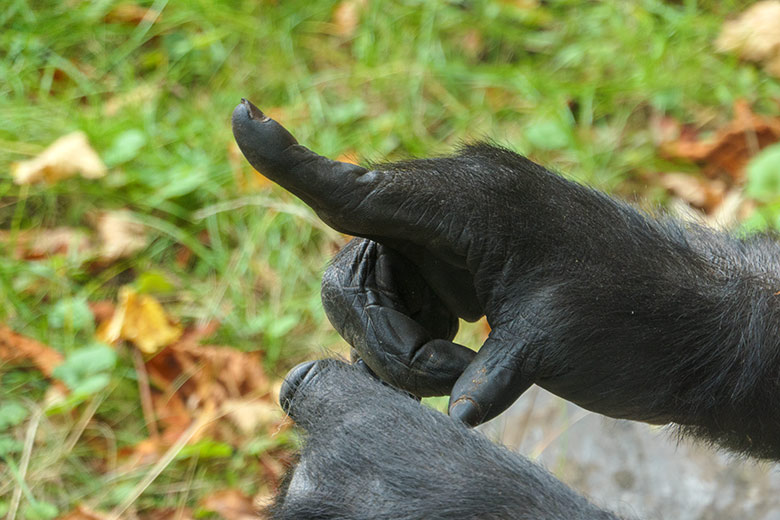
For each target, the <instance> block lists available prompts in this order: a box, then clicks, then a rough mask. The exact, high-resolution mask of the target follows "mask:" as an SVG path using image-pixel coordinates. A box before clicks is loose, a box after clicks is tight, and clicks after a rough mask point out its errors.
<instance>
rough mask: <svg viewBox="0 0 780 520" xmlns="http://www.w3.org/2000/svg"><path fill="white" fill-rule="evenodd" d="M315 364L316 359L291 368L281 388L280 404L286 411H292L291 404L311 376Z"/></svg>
mask: <svg viewBox="0 0 780 520" xmlns="http://www.w3.org/2000/svg"><path fill="white" fill-rule="evenodd" d="M315 365H316V362H315V361H308V362H306V363H301V364H299V365H297V366H295V367H294V368H293V369H292V370H290V371H289V372H288V373H287V375H286V376H285V378H284V382H283V383H282V387H281V388H280V389H279V404H280V405H281V406H282V409H283V410H284V411H285V412H286V413H288V414H289V413H290V405H291V404H292V401H293V397H294V396H295V393H296V392H297V391H298V389H299V388H300V387H301V385H302V384H303V382H304V381H305V380H306V379H307V377H311V372H312V369H313V368H314V367H315Z"/></svg>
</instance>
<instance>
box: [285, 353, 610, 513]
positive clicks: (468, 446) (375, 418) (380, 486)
mask: <svg viewBox="0 0 780 520" xmlns="http://www.w3.org/2000/svg"><path fill="white" fill-rule="evenodd" d="M280 399H281V400H282V402H283V405H284V406H285V408H286V409H287V410H289V413H290V414H291V416H292V417H293V419H294V420H295V421H296V423H297V425H298V427H299V428H300V429H301V430H302V431H303V432H304V435H303V440H304V445H303V449H302V452H301V455H300V460H299V462H298V464H297V465H296V466H295V467H294V468H293V469H292V470H291V472H290V474H289V476H288V479H287V481H286V483H285V485H284V486H283V489H282V490H281V492H280V494H279V496H278V499H277V503H276V505H275V506H273V508H272V514H273V516H272V517H273V518H275V519H279V520H287V519H304V518H305V519H336V518H338V519H345V520H352V519H354V520H374V519H376V520H379V519H396V520H411V519H426V520H437V519H441V520H444V519H448V520H449V519H453V518H459V519H483V520H490V519H507V520H508V519H514V520H524V519H527V520H532V519H533V520H585V519H588V520H594V519H595V520H599V519H603V520H608V519H611V520H615V519H617V517H616V516H614V515H612V514H610V513H607V512H605V511H602V510H600V509H598V508H596V507H595V506H593V505H592V504H590V503H589V502H588V501H587V500H586V499H585V498H583V497H582V496H580V495H578V494H576V493H575V492H574V491H572V490H571V489H570V488H568V487H567V486H566V485H565V484H563V483H562V482H560V481H559V480H557V479H556V478H555V477H553V476H552V475H550V474H549V473H548V472H547V471H545V470H544V469H542V468H541V467H539V466H538V465H536V464H534V463H532V462H531V461H529V460H528V459H526V458H524V457H522V456H519V455H517V454H514V453H512V452H510V451H508V450H507V449H505V448H503V447H500V446H497V445H495V444H493V443H491V442H490V441H489V440H488V439H487V438H485V437H484V436H483V435H482V434H480V433H479V432H476V431H474V430H470V429H468V428H467V427H466V426H464V425H463V424H461V423H458V422H457V421H455V420H453V419H451V418H449V417H447V416H445V415H443V414H441V413H439V412H436V411H433V410H431V409H429V408H426V407H425V406H423V405H421V404H420V403H418V402H417V401H416V400H414V399H413V398H411V397H409V396H407V395H406V394H403V393H401V392H399V391H398V390H395V389H393V388H390V387H388V386H387V385H384V384H382V383H380V382H379V381H377V380H376V379H375V378H373V377H372V376H370V375H368V373H367V371H365V370H361V369H360V368H358V367H356V366H355V365H347V364H345V363H342V362H340V361H336V360H322V361H318V362H315V363H307V364H304V365H301V366H299V367H297V368H296V369H294V370H293V372H291V374H290V375H288V382H287V383H285V386H284V388H283V390H282V394H281V398H280Z"/></svg>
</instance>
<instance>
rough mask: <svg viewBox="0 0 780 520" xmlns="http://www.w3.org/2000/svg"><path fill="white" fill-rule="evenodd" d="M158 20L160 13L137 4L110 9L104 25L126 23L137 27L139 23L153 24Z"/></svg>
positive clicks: (121, 5)
mask: <svg viewBox="0 0 780 520" xmlns="http://www.w3.org/2000/svg"><path fill="white" fill-rule="evenodd" d="M159 19H160V13H159V12H158V11H155V10H154V9H149V8H148V7H141V6H140V5H137V4H130V3H127V4H119V5H117V6H116V7H114V8H113V9H111V10H110V11H109V12H108V13H106V16H105V17H104V20H105V22H106V23H126V24H130V25H138V24H140V23H141V22H149V23H153V22H156V21H158V20H159Z"/></svg>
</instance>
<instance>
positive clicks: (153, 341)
mask: <svg viewBox="0 0 780 520" xmlns="http://www.w3.org/2000/svg"><path fill="white" fill-rule="evenodd" d="M181 334H182V328H181V326H180V325H179V324H177V323H175V322H174V321H173V320H172V319H171V318H169V317H168V315H167V314H166V313H165V310H164V309H163V307H162V305H160V302H158V301H157V300H156V299H154V298H153V297H152V296H149V295H147V294H138V293H137V292H136V291H135V290H134V289H132V288H130V287H123V288H122V289H120V291H119V302H118V304H117V307H116V310H115V311H114V315H113V316H112V317H111V319H110V320H109V321H107V322H104V323H102V324H101V325H100V326H99V327H98V331H97V336H98V338H99V339H100V340H101V341H104V342H106V343H110V344H116V343H117V342H118V341H120V340H126V341H130V342H131V343H133V344H134V345H135V346H136V347H138V349H139V350H140V351H141V352H144V353H145V354H154V353H155V352H158V351H159V350H160V349H161V348H163V347H165V346H166V345H170V344H171V343H173V342H174V341H176V340H177V339H179V338H180V337H181Z"/></svg>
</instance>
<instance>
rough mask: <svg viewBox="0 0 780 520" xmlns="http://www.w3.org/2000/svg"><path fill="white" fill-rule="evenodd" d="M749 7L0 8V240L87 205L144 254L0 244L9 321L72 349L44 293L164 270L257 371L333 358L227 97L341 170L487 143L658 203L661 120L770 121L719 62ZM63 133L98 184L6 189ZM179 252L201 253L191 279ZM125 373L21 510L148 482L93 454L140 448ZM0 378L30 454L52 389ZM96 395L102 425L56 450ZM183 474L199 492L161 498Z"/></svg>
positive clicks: (106, 286)
mask: <svg viewBox="0 0 780 520" xmlns="http://www.w3.org/2000/svg"><path fill="white" fill-rule="evenodd" d="M748 3H749V2H728V1H727V2H695V1H683V2H661V1H658V0H644V1H632V2H618V1H614V2H575V1H555V2H546V3H545V4H544V5H543V6H542V7H536V8H521V7H517V5H519V4H520V3H518V4H517V5H515V3H513V2H487V1H460V2H458V1H452V2H439V1H421V0H417V1H415V0H407V1H393V2H389V1H378V0H375V1H369V2H367V3H366V7H365V9H364V10H363V11H362V12H361V15H360V19H359V24H358V25H357V27H356V28H355V31H354V34H351V35H349V36H340V35H338V30H337V29H338V27H336V26H335V25H334V24H333V23H332V14H333V10H334V8H335V6H336V4H337V2H333V1H316V2H312V1H311V0H289V1H278V2H274V1H271V0H265V1H257V0H251V1H249V0H246V1H231V2H228V1H216V2H213V1H208V2H207V1H205V0H201V1H191V2H167V1H164V0H158V1H156V2H153V3H151V2H145V3H144V5H148V6H151V7H153V8H154V9H156V10H157V11H159V12H161V15H160V16H159V18H156V19H153V20H148V21H147V22H142V23H141V24H139V25H133V24H122V23H105V18H106V15H107V14H108V13H109V12H110V11H111V10H112V8H113V7H114V6H115V3H113V2H110V1H96V2H78V1H75V2H51V1H50V2H28V1H24V0H9V2H7V4H8V6H7V7H4V9H3V12H2V13H0V122H2V124H0V229H3V230H10V231H11V232H12V233H15V232H18V231H19V230H23V229H29V228H49V227H55V226H70V227H77V228H84V229H88V228H89V227H90V222H91V220H90V219H91V218H92V217H91V215H93V214H94V213H95V212H96V211H98V210H104V209H116V208H128V209H130V210H131V211H132V212H133V213H134V214H135V215H136V216H137V218H138V219H139V220H141V221H142V222H144V223H145V224H146V225H147V227H148V230H149V232H150V236H151V241H150V244H149V246H148V247H147V248H146V249H144V250H143V251H142V252H140V253H138V254H136V255H134V256H133V257H132V258H131V259H129V260H125V261H120V262H118V263H116V264H114V265H111V266H108V267H106V268H103V269H100V270H98V271H97V272H95V271H94V269H91V268H90V266H89V265H88V264H87V262H86V260H85V259H84V258H81V257H79V255H77V254H73V255H69V256H66V257H62V256H55V257H50V258H46V259H43V260H39V261H35V262H27V261H20V260H17V259H14V258H13V256H12V255H11V251H12V250H13V245H12V244H3V245H0V322H2V323H6V324H7V325H9V326H10V327H12V328H13V329H14V330H16V331H17V332H20V333H24V334H27V335H29V336H32V337H35V338H37V339H39V340H41V341H44V342H46V343H48V344H50V345H52V346H53V347H55V348H57V349H59V350H61V351H63V352H64V353H66V355H67V354H69V353H72V352H74V351H77V350H78V349H80V348H82V347H84V346H86V345H89V344H90V343H91V342H92V339H91V338H92V334H93V332H94V331H93V327H92V326H91V324H83V325H81V326H79V325H78V324H74V323H66V324H65V325H63V326H59V327H58V326H53V324H52V320H51V315H52V313H53V312H54V310H55V306H56V305H58V302H62V301H71V300H73V301H83V300H84V299H86V300H88V301H96V300H101V299H115V297H116V292H117V289H118V288H119V287H120V286H122V285H123V284H127V283H133V282H134V281H137V279H138V277H139V276H141V275H144V274H145V273H147V274H148V273H155V274H156V275H160V276H162V277H163V278H164V279H165V280H166V281H167V283H168V284H169V285H170V286H171V290H170V291H169V292H167V293H165V294H163V295H161V298H162V299H163V301H164V303H165V305H166V308H167V309H168V310H169V311H170V313H171V314H173V315H174V316H176V317H178V318H179V319H180V320H181V321H182V322H184V323H194V322H198V321H206V320H211V319H218V320H220V321H221V322H222V327H221V329H220V331H219V334H218V337H217V338H215V341H216V342H218V343H221V344H227V345H231V346H234V347H236V348H239V349H243V350H257V349H259V350H262V351H263V352H264V353H265V360H266V364H267V369H268V370H269V371H270V373H272V374H275V375H277V376H280V375H282V374H284V372H285V370H286V369H287V368H289V367H290V366H291V365H292V364H294V363H295V362H297V361H300V360H302V359H304V358H305V357H311V356H313V355H320V354H322V352H323V349H324V348H336V349H342V350H343V345H342V344H341V343H340V342H339V340H338V338H337V337H336V335H335V334H334V333H333V332H332V331H331V330H330V328H329V326H328V324H327V322H326V320H325V318H324V316H323V313H322V310H321V305H320V302H319V277H320V274H321V271H322V269H323V267H324V265H325V262H326V261H327V258H328V257H329V256H330V255H331V254H332V253H333V252H334V251H335V248H336V244H337V243H338V241H339V240H340V238H339V237H338V235H336V234H335V233H333V232H330V231H328V230H326V229H323V228H322V227H321V226H320V225H317V224H315V223H313V219H312V215H313V214H312V213H311V212H310V211H309V210H307V209H305V208H304V207H303V206H302V204H300V203H299V202H298V201H297V200H295V199H294V198H293V197H291V196H289V195H287V194H285V193H283V192H282V191H281V190H279V189H276V188H270V189H269V188H263V189H262V190H260V191H259V192H255V191H253V190H252V189H248V188H247V187H246V186H247V184H251V182H250V181H251V173H250V172H249V171H248V170H246V169H244V170H239V171H236V170H235V168H234V167H232V166H231V164H230V162H229V159H228V150H229V148H230V146H231V143H232V136H231V133H230V128H229V117H230V113H231V111H232V109H233V107H234V106H235V105H236V104H237V102H238V101H239V100H240V98H241V97H248V98H249V99H251V100H252V101H253V102H255V103H256V104H257V105H258V106H260V107H261V108H262V109H264V110H268V111H270V112H271V113H272V114H279V115H280V117H281V119H282V122H283V123H284V124H285V126H287V127H288V128H289V129H290V130H291V131H293V133H294V134H295V135H296V136H297V137H298V139H299V141H301V142H302V143H303V144H305V145H307V146H309V147H310V148H312V149H314V150H316V151H318V152H320V153H323V154H327V155H330V156H333V157H336V156H339V155H341V154H344V153H350V154H354V155H356V156H357V157H358V158H359V159H360V160H366V161H376V160H385V159H395V158H402V157H408V156H410V155H413V156H421V155H433V154H442V153H446V152H447V151H449V150H451V149H452V148H453V147H454V146H456V145H457V144H459V143H460V142H463V141H468V140H474V139H481V138H491V139H493V140H495V141H497V142H498V143H501V144H505V145H507V146H509V147H511V148H513V149H515V150H518V151H521V152H524V153H526V154H529V155H530V156H532V157H533V158H535V159H537V160H538V161H540V162H543V163H545V164H546V165H549V166H552V167H554V168H557V169H559V170H561V171H563V172H565V173H566V174H569V175H571V176H573V177H575V178H577V179H579V180H581V181H583V182H588V183H592V184H595V185H597V186H599V187H602V188H605V189H608V190H617V191H619V192H621V193H624V194H630V193H631V192H632V191H633V190H635V189H637V188H638V189H640V190H641V192H642V194H643V195H645V196H647V197H650V198H651V199H653V200H656V201H657V200H659V197H661V195H660V193H661V191H660V190H659V189H655V188H653V187H646V186H642V184H641V180H642V179H643V178H644V177H643V174H645V173H647V172H653V171H658V170H661V171H664V170H669V169H670V165H668V164H667V163H665V162H664V161H663V160H661V159H660V158H659V157H658V156H657V151H656V150H655V148H654V145H653V142H652V138H651V135H650V131H649V129H648V120H649V118H650V116H651V114H652V113H654V112H657V113H665V114H668V115H671V116H673V117H676V118H678V119H680V120H682V121H685V122H693V123H700V124H701V123H706V124H707V125H709V126H710V127H711V128H716V127H717V126H718V125H719V124H721V123H722V122H724V121H726V120H728V119H729V118H730V115H731V105H732V103H733V102H734V101H735V100H736V99H740V98H744V99H747V100H749V101H750V102H751V103H752V104H753V105H754V106H755V107H756V109H757V110H759V111H764V112H766V113H774V114H776V113H777V111H778V108H777V106H776V105H775V104H773V101H772V100H773V99H778V98H780V84H779V83H778V82H777V81H776V80H772V79H770V78H769V77H767V76H766V75H765V74H763V73H762V72H761V71H760V69H759V68H757V67H756V66H754V65H749V64H741V63H738V62H737V61H736V59H735V58H734V57H731V56H724V55H718V54H715V53H714V52H713V47H712V42H713V40H714V39H715V37H716V36H717V33H718V31H719V28H720V25H721V23H722V21H723V20H724V19H725V17H726V16H728V15H729V14H732V13H735V12H737V11H739V10H740V9H741V8H743V7H744V6H745V5H746V4H748ZM33 6H35V7H33ZM475 42H476V43H475ZM77 129H80V130H83V131H85V132H86V133H87V134H88V135H89V138H90V142H91V143H92V145H93V146H94V148H95V149H96V150H97V151H98V153H99V154H100V155H101V156H102V157H103V158H104V160H105V161H106V162H107V164H108V166H109V167H110V172H109V175H108V176H107V177H106V178H105V179H102V180H98V181H88V180H83V179H70V180H67V181H64V182H61V183H58V184H56V185H53V186H46V185H35V186H29V187H18V186H16V185H14V184H13V183H12V181H11V179H10V176H9V174H8V172H9V163H10V162H11V161H17V160H23V159H25V158H28V157H31V156H33V155H35V154H36V153H37V152H39V151H40V150H42V149H43V147H45V146H46V145H48V144H49V143H50V142H52V141H53V140H54V139H56V138H57V137H59V136H61V135H63V134H65V133H67V132H69V131H73V130H77ZM674 168H677V169H679V168H680V166H679V165H674ZM302 215H303V216H302ZM180 245H185V246H188V247H189V248H190V249H191V250H192V251H193V258H192V260H191V261H190V262H189V263H187V264H186V265H184V266H181V265H178V264H177V263H176V262H175V255H176V252H177V250H178V248H179V246H180ZM55 325H56V324H55ZM476 336H477V333H476V332H473V333H470V335H469V334H467V335H466V337H467V338H473V337H476ZM132 366H133V365H132V362H131V361H130V360H129V359H127V358H126V355H125V354H120V357H119V360H118V362H117V367H116V368H115V369H114V370H113V371H112V372H111V384H110V385H109V387H108V390H106V391H104V392H101V393H99V394H98V395H95V396H93V397H92V398H90V399H89V400H87V402H85V403H83V404H82V405H79V406H77V407H76V409H74V411H73V412H72V413H69V414H60V415H55V416H49V417H43V418H42V419H41V422H40V425H39V427H38V429H37V437H36V439H37V440H36V445H35V450H34V451H33V454H32V458H31V461H30V468H29V470H28V472H27V476H26V478H25V480H24V486H25V489H26V491H27V492H29V493H26V494H25V496H26V497H27V499H26V502H25V501H23V502H24V503H26V504H27V507H28V509H29V507H30V504H35V503H36V502H35V501H36V500H37V501H41V502H45V503H46V504H51V505H53V506H54V507H55V508H56V509H57V510H58V511H60V512H65V511H67V510H69V509H70V508H71V507H72V506H73V505H74V504H75V503H77V502H79V501H81V500H88V501H91V502H90V503H92V504H93V505H95V506H97V507H102V508H109V507H112V506H113V505H115V504H116V503H117V502H118V501H121V497H122V493H123V490H125V489H126V488H127V487H128V486H132V485H133V484H134V483H135V482H137V481H138V480H139V479H140V478H141V477H142V476H143V475H135V474H133V475H123V476H122V477H121V478H116V479H114V478H113V477H108V476H106V474H103V473H102V472H101V471H100V470H99V469H98V468H97V467H96V466H97V465H96V464H95V460H96V459H97V458H99V457H97V456H95V455H94V454H93V453H92V451H91V450H92V449H93V448H92V446H93V445H94V444H95V443H98V444H99V442H98V441H97V440H94V439H96V438H97V439H103V441H105V442H104V444H106V445H110V444H112V443H113V445H115V446H123V445H130V444H132V443H134V442H137V441H138V440H140V439H142V438H144V437H145V436H146V432H145V430H144V427H143V419H142V417H141V414H140V410H139V404H138V403H139V399H138V395H137V390H136V389H135V375H134V371H133V369H132ZM0 377H2V384H1V385H0V403H4V402H16V403H20V404H21V405H22V406H23V407H24V408H25V409H27V410H28V411H29V412H28V416H27V417H26V418H25V419H24V420H22V421H20V422H19V423H18V424H16V425H10V426H7V427H6V431H5V433H3V435H4V436H5V438H8V439H16V441H18V443H21V444H22V445H23V441H24V435H25V432H26V431H28V427H29V425H30V423H31V419H30V417H33V416H34V415H33V412H32V410H34V409H35V408H36V406H38V405H40V403H41V402H42V399H43V396H44V393H45V390H46V383H45V381H43V380H42V379H41V378H40V376H39V375H38V374H37V373H35V372H30V371H26V370H20V369H13V370H11V369H7V368H4V367H2V366H0ZM95 399H99V400H100V403H99V405H97V408H95V424H96V426H95V428H96V431H94V432H93V433H92V435H91V436H88V437H89V442H88V439H86V438H85V439H84V440H80V441H79V442H77V443H76V444H75V445H74V446H73V447H72V449H71V450H70V451H66V450H63V449H62V444H61V443H62V439H66V438H67V437H68V435H69V434H70V433H71V432H72V431H73V429H74V428H75V424H76V423H77V421H78V417H79V414H80V413H84V410H85V409H89V408H88V407H89V406H90V405H91V403H93V402H94V400H95ZM271 442H272V443H274V442H279V443H283V442H284V441H283V440H279V441H276V440H272V441H271ZM2 451H3V450H2V447H1V446H0V452H2ZM21 453H22V449H21V447H20V444H17V445H16V446H15V447H14V446H12V447H11V448H8V449H6V450H5V452H4V455H3V457H4V458H3V459H2V460H4V461H5V463H3V462H0V508H2V507H4V506H6V507H7V504H8V499H7V498H6V497H7V496H8V493H9V492H10V491H9V490H10V489H12V488H13V487H14V486H16V485H18V479H15V477H14V472H15V470H14V468H15V467H18V465H19V461H20V457H21ZM102 456H103V454H101V455H100V457H102ZM257 468H258V462H257V457H256V453H253V452H252V451H251V450H248V449H244V448H239V449H238V450H237V451H236V452H234V454H233V455H231V456H228V457H223V458H219V459H215V460H206V461H203V460H195V459H193V458H189V459H183V460H179V461H176V462H174V463H173V464H172V465H171V466H170V467H169V468H168V469H166V471H165V472H164V473H163V475H162V476H161V477H160V479H158V480H157V481H156V482H155V483H154V484H153V485H152V486H151V487H150V488H149V489H148V490H147V492H146V493H145V494H144V495H143V496H142V498H141V499H140V502H139V506H140V507H142V508H143V507H151V506H158V505H160V504H165V505H168V506H171V505H174V506H175V505H178V504H180V503H182V501H183V502H184V503H187V504H191V503H194V501H196V499H197V498H198V497H199V496H201V495H203V494H205V493H206V492H207V490H208V489H211V488H213V487H218V486H220V485H222V484H221V483H228V484H229V485H231V486H237V487H242V488H244V489H246V490H247V491H249V492H252V491H254V490H256V489H257V488H258V486H260V485H261V483H259V482H258V481H257V476H256V475H257V471H258V469H257ZM180 482H185V483H187V486H189V487H187V486H185V487H186V488H187V489H189V490H190V491H188V492H186V493H185V492H174V491H171V490H172V489H178V488H177V487H176V485H175V484H176V483H180ZM31 497H32V498H31ZM2 514H3V513H2V511H0V515H2ZM28 514H33V515H34V513H29V511H28ZM47 515H48V513H47V512H46V511H44V512H43V513H40V515H39V516H41V517H46V516H47ZM17 517H18V518H21V516H20V515H17ZM29 517H30V518H32V517H33V516H29Z"/></svg>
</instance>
